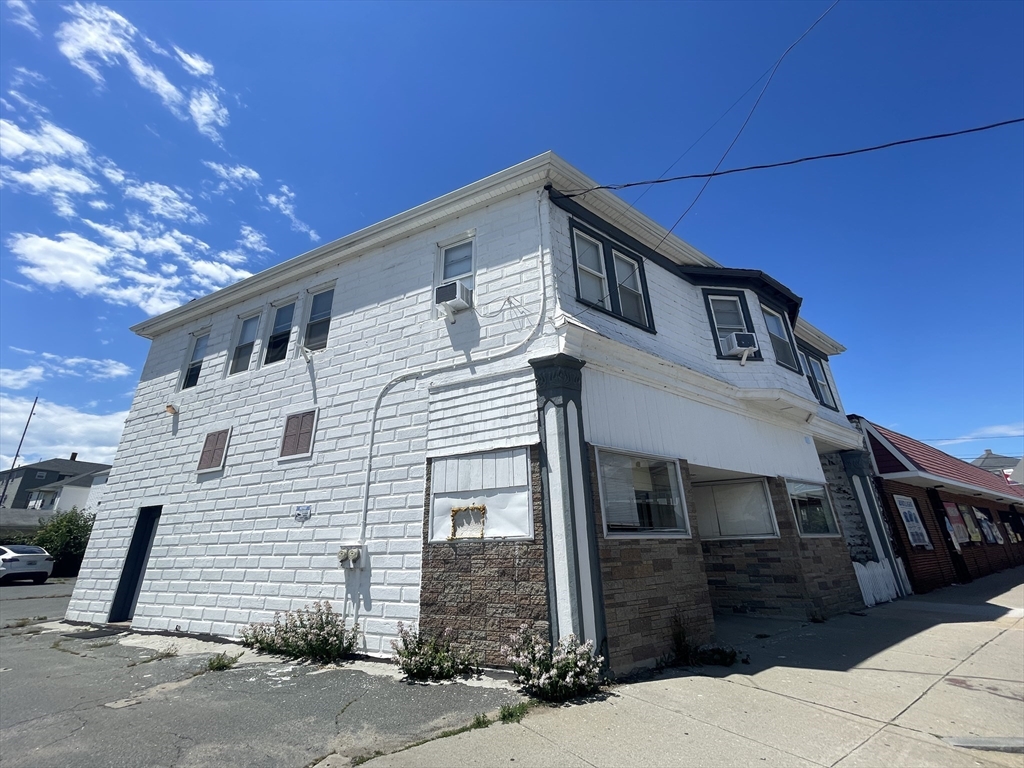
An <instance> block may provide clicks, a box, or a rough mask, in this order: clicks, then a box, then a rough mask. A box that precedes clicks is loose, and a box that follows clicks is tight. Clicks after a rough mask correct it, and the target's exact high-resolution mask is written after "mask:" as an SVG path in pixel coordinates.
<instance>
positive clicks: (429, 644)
mask: <svg viewBox="0 0 1024 768" xmlns="http://www.w3.org/2000/svg"><path fill="white" fill-rule="evenodd" d="M391 647H392V648H393V649H394V651H395V662H396V663H397V664H398V666H399V668H400V669H401V670H402V671H403V672H405V674H406V675H408V677H409V679H411V680H450V679H451V678H453V677H455V676H456V675H465V674H471V673H472V672H474V671H475V670H476V660H475V659H474V657H473V655H472V654H471V653H470V652H469V651H465V650H462V649H460V648H456V647H455V646H454V645H453V643H452V631H451V630H450V629H445V630H444V632H442V633H441V634H440V635H427V634H425V633H420V632H417V631H416V630H415V629H407V628H406V627H405V626H404V625H403V624H402V622H398V639H397V640H392V641H391Z"/></svg>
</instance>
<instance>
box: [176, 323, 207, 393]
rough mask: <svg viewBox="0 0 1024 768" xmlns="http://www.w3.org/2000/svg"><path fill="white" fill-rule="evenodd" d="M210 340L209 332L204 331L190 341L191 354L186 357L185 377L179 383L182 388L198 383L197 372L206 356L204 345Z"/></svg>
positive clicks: (201, 367)
mask: <svg viewBox="0 0 1024 768" xmlns="http://www.w3.org/2000/svg"><path fill="white" fill-rule="evenodd" d="M209 341H210V334H208V333H204V334H203V335H202V336H196V340H195V341H194V342H193V343H192V355H191V356H190V357H189V359H188V367H187V368H185V379H184V381H182V383H181V388H182V389H189V388H191V387H194V386H195V385H196V384H198V383H199V372H200V371H201V370H202V369H203V358H205V357H206V345H207V344H208V343H209Z"/></svg>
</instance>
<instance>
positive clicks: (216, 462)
mask: <svg viewBox="0 0 1024 768" xmlns="http://www.w3.org/2000/svg"><path fill="white" fill-rule="evenodd" d="M214 434H215V435H216V437H217V441H216V445H215V446H214V449H213V466H215V467H219V466H220V465H221V464H223V463H224V449H225V448H227V446H228V431H227V430H226V429H223V430H221V431H220V432H216V433H214Z"/></svg>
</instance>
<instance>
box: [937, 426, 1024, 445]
mask: <svg viewBox="0 0 1024 768" xmlns="http://www.w3.org/2000/svg"><path fill="white" fill-rule="evenodd" d="M1022 434H1024V422H1021V421H1017V422H1014V423H1012V424H994V425H992V426H988V427H979V428H978V429H975V430H973V431H971V432H968V433H967V434H966V435H964V436H963V437H956V438H951V439H949V440H932V441H930V442H931V443H932V444H933V445H935V446H940V445H956V444H957V443H967V442H970V441H971V440H984V439H986V438H994V437H1020V436H1021V435H1022Z"/></svg>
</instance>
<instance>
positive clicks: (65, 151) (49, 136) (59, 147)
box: [0, 120, 89, 162]
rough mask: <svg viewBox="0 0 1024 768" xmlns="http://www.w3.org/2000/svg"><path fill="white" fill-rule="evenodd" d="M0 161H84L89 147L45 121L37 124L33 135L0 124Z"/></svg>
mask: <svg viewBox="0 0 1024 768" xmlns="http://www.w3.org/2000/svg"><path fill="white" fill-rule="evenodd" d="M0 157H3V158H4V159H5V160H31V161H33V162H46V161H49V160H59V159H63V158H72V159H75V160H86V159H87V158H88V157H89V145H88V144H86V143H85V142H84V141H82V139H80V138H78V137H77V136H75V135H74V134H71V133H68V132H67V131H65V130H64V129H63V128H58V127H57V126H56V125H54V124H53V123H51V122H49V121H47V120H41V121H40V122H39V127H38V128H37V129H36V130H35V131H32V130H23V129H22V128H21V127H20V126H19V125H17V124H16V123H12V122H11V121H10V120H0Z"/></svg>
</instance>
